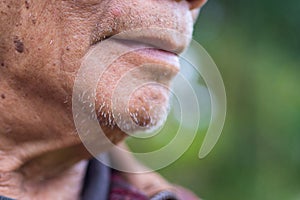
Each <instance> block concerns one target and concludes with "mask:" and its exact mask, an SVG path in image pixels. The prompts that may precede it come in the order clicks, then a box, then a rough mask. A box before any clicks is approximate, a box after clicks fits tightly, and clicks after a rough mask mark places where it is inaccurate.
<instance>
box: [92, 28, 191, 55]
mask: <svg viewBox="0 0 300 200" xmlns="http://www.w3.org/2000/svg"><path fill="white" fill-rule="evenodd" d="M95 35H96V37H93V38H92V40H91V42H90V43H91V45H95V44H97V43H99V42H103V41H105V40H107V39H109V38H114V39H118V40H124V41H131V42H134V43H141V44H145V45H148V46H150V47H152V48H155V49H160V50H164V51H167V52H171V53H175V54H180V53H182V52H183V51H184V50H185V49H186V47H187V46H188V45H189V43H190V41H191V34H185V33H181V32H179V31H177V30H174V29H167V28H140V29H133V30H130V31H123V32H117V31H111V32H106V33H102V34H100V33H98V34H95Z"/></svg>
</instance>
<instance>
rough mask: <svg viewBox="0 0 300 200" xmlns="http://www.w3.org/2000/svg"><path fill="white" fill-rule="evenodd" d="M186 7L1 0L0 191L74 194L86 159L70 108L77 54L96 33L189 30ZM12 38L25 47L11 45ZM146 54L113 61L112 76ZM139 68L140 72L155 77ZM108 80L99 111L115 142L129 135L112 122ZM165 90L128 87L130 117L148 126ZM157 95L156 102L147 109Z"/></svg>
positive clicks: (19, 195)
mask: <svg viewBox="0 0 300 200" xmlns="http://www.w3.org/2000/svg"><path fill="white" fill-rule="evenodd" d="M188 8H189V4H188V3H187V2H186V1H181V2H175V1H173V0H147V1H140V0H101V1H99V0H51V1H45V0H35V1H33V0H31V1H29V0H27V1H18V0H6V1H1V2H0V15H1V17H0V26H1V27H0V63H1V66H0V94H1V96H0V97H1V98H0V110H1V112H0V194H1V195H5V196H8V197H11V198H16V199H21V200H22V199H25V200H26V199H30V200H34V199H46V200H47V199H72V200H73V199H75V200H76V199H78V198H79V192H80V190H81V187H82V178H83V177H84V173H85V169H86V161H85V160H87V159H89V158H90V157H91V155H90V154H89V153H88V152H86V150H85V148H84V146H83V145H82V143H81V141H80V139H79V137H78V135H77V132H76V128H75V126H74V122H73V116H72V110H71V108H72V102H71V99H72V98H71V97H72V96H71V95H72V90H73V84H74V80H75V77H76V74H77V71H78V69H79V67H80V64H81V62H82V58H83V57H84V55H85V54H86V53H87V52H88V51H89V50H90V48H91V44H93V43H95V42H98V40H101V38H104V37H106V36H109V35H110V34H116V33H119V32H122V31H126V30H131V29H135V28H149V27H156V28H168V29H175V30H177V31H179V32H181V33H183V34H187V35H189V34H191V32H192V12H193V13H194V11H192V12H191V11H189V10H188ZM16 38H17V41H19V42H22V44H23V47H22V48H17V49H16V45H15V44H16V43H14V40H15V39H16ZM19 42H17V43H19ZM19 44H20V43H19ZM20 50H21V52H20ZM146 58H147V56H145V57H141V54H140V53H138V52H136V53H132V54H131V55H127V56H124V57H123V58H121V59H119V60H117V61H116V62H114V63H113V65H112V69H113V70H114V72H113V73H114V74H115V77H114V81H116V80H117V79H118V77H121V76H122V73H125V72H126V70H127V69H130V68H134V67H136V66H137V65H139V64H140V63H138V62H142V61H143V59H146ZM141 59H142V60H141ZM144 61H145V60H144ZM157 62H159V61H157ZM126 63H127V64H126ZM122 66H124V68H122ZM126 66H127V67H126ZM122 70H123V71H122ZM140 73H141V72H139V73H137V77H143V76H144V75H146V77H148V78H149V77H151V75H152V76H154V75H155V72H151V71H144V72H143V74H140ZM111 79H113V77H110V76H107V77H103V79H102V80H101V81H100V83H99V87H98V88H97V95H98V97H97V103H96V109H97V111H98V112H99V113H98V114H99V115H98V119H99V120H100V124H101V127H102V129H103V130H104V132H105V134H106V135H107V137H108V138H110V140H111V141H112V142H113V143H118V142H120V141H122V140H123V139H124V137H125V136H126V134H125V133H123V132H122V131H121V130H120V129H119V127H117V126H114V124H115V122H114V120H113V116H112V111H111V107H110V104H109V103H108V102H109V101H110V99H109V98H108V99H105V98H104V97H109V96H111V94H110V91H109V90H110V89H111V88H113V87H114V85H115V82H112V80H111ZM165 81H166V83H165V84H166V85H167V82H168V81H169V80H165ZM146 91H147V92H146ZM123 92H126V90H124V91H123ZM106 94H109V95H106ZM2 95H4V96H5V98H3V96H2ZM143 95H146V96H147V97H145V98H140V97H142V96H143ZM166 96H167V92H166V91H164V90H163V89H161V88H154V87H150V86H149V88H144V89H140V90H138V91H136V92H135V93H133V95H132V98H131V102H132V103H130V104H134V105H129V106H128V107H129V108H130V109H132V110H131V111H130V113H131V114H132V116H133V118H134V119H135V121H136V122H137V123H139V124H141V125H143V126H147V124H149V128H151V126H153V125H154V124H155V123H156V122H155V120H156V121H159V120H160V119H159V118H160V117H162V118H163V116H164V115H165V114H164V113H161V114H158V112H157V111H156V110H155V109H159V107H160V106H162V107H161V109H160V110H161V111H164V110H165V109H167V108H166V106H167V103H166V101H167V97H166ZM155 98H156V99H157V105H156V106H157V107H155V108H151V106H152V105H151V101H154V99H155ZM152 107H154V106H152ZM144 110H145V111H144ZM137 113H138V114H137ZM118 117H119V116H118ZM120 117H122V115H120ZM104 118H105V119H104ZM154 118H155V120H151V119H154ZM121 120H122V119H121ZM143 120H144V121H143ZM150 121H151V122H150ZM110 125H111V126H110ZM82 160H83V161H82ZM43 169H44V170H43ZM138 182H139V181H138ZM138 182H137V183H133V184H137V185H138Z"/></svg>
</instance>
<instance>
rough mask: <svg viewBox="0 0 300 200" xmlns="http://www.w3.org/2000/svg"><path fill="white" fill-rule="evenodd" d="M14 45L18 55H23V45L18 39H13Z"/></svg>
mask: <svg viewBox="0 0 300 200" xmlns="http://www.w3.org/2000/svg"><path fill="white" fill-rule="evenodd" d="M14 44H15V49H16V51H17V52H19V53H23V51H24V44H23V42H22V41H21V40H20V39H19V38H18V37H15V38H14Z"/></svg>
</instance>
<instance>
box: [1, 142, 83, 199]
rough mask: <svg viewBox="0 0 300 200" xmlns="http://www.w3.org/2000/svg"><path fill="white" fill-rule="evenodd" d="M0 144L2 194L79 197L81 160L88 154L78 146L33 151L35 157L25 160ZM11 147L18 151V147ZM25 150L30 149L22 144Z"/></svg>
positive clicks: (81, 175) (48, 197) (81, 177)
mask: <svg viewBox="0 0 300 200" xmlns="http://www.w3.org/2000/svg"><path fill="white" fill-rule="evenodd" d="M45 143H46V142H45ZM32 145H34V144H32ZM41 145H42V143H39V144H37V147H38V148H39V146H41ZM47 145H48V144H47ZM0 147H1V150H0V163H1V165H0V166H1V167H0V194H1V195H4V196H7V197H10V198H15V199H79V195H80V191H81V188H82V181H83V177H84V175H85V170H86V163H87V162H86V161H80V160H81V159H83V158H84V157H86V155H87V153H86V151H85V150H84V147H82V146H81V145H74V146H70V147H65V148H61V149H57V150H53V151H49V152H48V151H46V152H44V153H42V154H38V153H37V152H36V153H35V155H36V156H33V157H27V158H26V159H24V160H19V159H17V158H18V157H19V156H18V155H17V154H16V155H12V151H8V149H7V148H6V146H2V145H1V146H0ZM14 149H15V150H14V151H15V152H20V148H18V147H17V148H15V147H14ZM26 150H30V151H32V149H30V148H27V149H26V147H25V149H23V150H22V151H24V152H22V153H25V151H26ZM25 154H26V153H25ZM27 155H29V154H27ZM31 155H33V154H31ZM37 155H38V156H37Z"/></svg>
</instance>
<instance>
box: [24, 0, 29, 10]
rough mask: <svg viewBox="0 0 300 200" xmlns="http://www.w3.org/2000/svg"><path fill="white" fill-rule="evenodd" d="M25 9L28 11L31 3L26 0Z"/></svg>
mask: <svg viewBox="0 0 300 200" xmlns="http://www.w3.org/2000/svg"><path fill="white" fill-rule="evenodd" d="M25 7H26V9H29V1H28V0H25Z"/></svg>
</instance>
